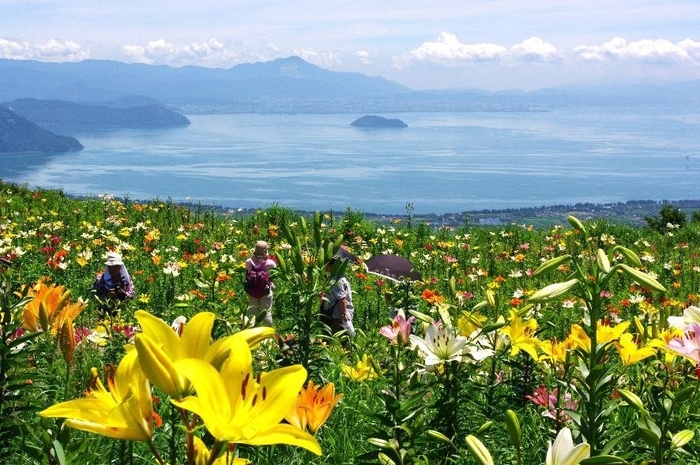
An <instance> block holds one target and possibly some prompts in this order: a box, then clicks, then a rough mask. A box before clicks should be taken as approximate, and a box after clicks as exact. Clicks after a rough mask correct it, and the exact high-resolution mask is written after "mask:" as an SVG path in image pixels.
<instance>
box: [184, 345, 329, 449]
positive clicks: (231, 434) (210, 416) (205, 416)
mask: <svg viewBox="0 0 700 465" xmlns="http://www.w3.org/2000/svg"><path fill="white" fill-rule="evenodd" d="M231 352H232V353H234V354H236V356H235V357H229V358H227V359H226V361H224V363H223V365H222V366H221V370H220V372H218V371H216V369H215V368H214V367H213V366H211V365H210V364H208V363H206V362H204V361H202V360H198V359H192V358H189V359H183V360H178V361H177V362H175V366H176V367H177V369H178V370H179V371H180V372H181V373H184V374H185V376H186V377H187V378H188V379H189V381H190V382H191V383H192V385H193V386H194V389H195V391H196V393H197V395H196V397H195V396H187V397H185V398H184V399H182V400H176V399H171V402H172V403H173V404H174V405H175V406H177V407H179V408H182V409H184V410H188V411H190V412H193V413H194V414H196V415H198V416H199V417H200V418H201V419H202V421H203V422H204V426H205V427H206V428H207V430H208V431H209V433H211V435H212V436H214V438H216V440H217V441H222V442H228V443H235V444H249V445H253V446H262V445H270V444H289V445H293V446H299V447H303V448H305V449H308V450H310V451H311V452H313V453H315V454H317V455H321V446H320V445H319V443H318V442H317V441H316V439H315V438H314V437H313V436H311V435H310V434H309V433H307V432H306V431H302V430H301V429H299V428H297V427H296V426H294V425H290V424H287V423H281V421H282V419H283V418H284V416H285V414H287V412H289V410H290V409H291V408H292V407H293V406H294V405H295V402H296V399H297V396H298V395H299V391H300V389H301V387H302V385H303V384H304V381H305V380H306V369H305V368H304V367H302V366H301V365H292V366H288V367H284V368H278V369H276V370H273V371H271V372H269V373H260V374H258V375H257V376H255V375H254V374H253V366H252V364H253V358H252V355H251V353H250V348H249V347H248V344H247V343H246V342H245V341H244V340H243V339H240V338H239V339H234V340H233V341H232V342H231Z"/></svg>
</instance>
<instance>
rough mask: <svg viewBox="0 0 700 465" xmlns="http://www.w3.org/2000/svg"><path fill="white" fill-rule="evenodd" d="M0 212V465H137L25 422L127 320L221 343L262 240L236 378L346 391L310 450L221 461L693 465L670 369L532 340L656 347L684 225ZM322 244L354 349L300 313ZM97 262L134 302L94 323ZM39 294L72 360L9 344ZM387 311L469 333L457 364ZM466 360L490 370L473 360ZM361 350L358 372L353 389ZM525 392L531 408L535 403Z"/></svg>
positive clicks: (37, 337) (49, 203) (34, 419)
mask: <svg viewBox="0 0 700 465" xmlns="http://www.w3.org/2000/svg"><path fill="white" fill-rule="evenodd" d="M407 213H409V215H410V214H411V211H410V210H409V209H408V208H407ZM0 216H1V217H2V218H3V220H2V222H0V240H1V242H0V257H4V258H6V259H8V260H9V261H10V262H11V263H12V264H11V266H9V267H3V277H4V278H3V279H5V281H4V283H5V284H3V287H2V289H3V290H2V296H1V297H2V299H3V300H2V309H3V317H2V337H3V339H2V347H1V348H0V376H2V385H1V386H0V387H1V388H2V390H0V409H2V411H1V412H0V414H1V415H0V448H2V450H1V451H0V452H2V457H4V458H6V460H7V461H9V462H12V463H15V462H16V463H51V464H53V463H151V460H150V457H151V454H150V451H149V450H148V448H147V447H146V446H144V445H143V444H138V443H128V442H127V443H125V442H120V441H113V440H110V439H106V438H102V437H96V436H94V435H89V434H86V433H82V432H79V431H75V430H71V429H70V428H67V427H65V424H63V423H62V422H55V421H48V420H40V419H39V417H38V416H37V415H36V411H37V410H41V409H44V408H46V407H48V406H49V405H52V404H54V403H57V402H61V401H63V400H65V399H73V398H78V397H81V396H82V395H83V393H84V391H85V389H86V387H87V385H88V382H89V381H90V379H91V377H90V369H91V368H92V367H96V368H97V369H98V372H99V373H104V372H109V370H110V369H112V368H113V366H112V365H113V364H116V363H117V362H118V361H119V360H120V359H121V357H122V356H123V354H124V346H127V345H129V344H130V339H131V334H132V331H133V330H134V325H135V319H134V317H133V315H134V311H136V310H138V309H144V310H147V311H149V312H151V313H152V314H155V315H157V316H159V317H161V318H162V319H163V320H165V321H166V322H168V323H169V322H171V321H172V320H173V319H174V318H175V317H177V316H179V315H183V316H186V317H187V318H191V317H192V316H193V315H195V314H196V313H198V312H200V311H203V310H208V311H211V312H213V313H215V314H216V316H217V319H216V325H215V328H214V334H213V337H214V338H219V337H222V336H223V335H226V334H232V333H234V332H236V331H238V330H240V329H241V328H242V327H243V325H244V324H245V320H244V318H243V317H244V315H245V310H246V305H247V300H246V297H245V294H244V293H243V289H242V275H243V268H244V262H245V259H246V258H247V257H248V256H249V255H250V252H251V247H252V244H254V243H255V241H256V240H258V239H262V240H266V241H268V242H269V243H270V246H271V251H273V253H274V254H275V258H276V260H277V261H278V266H277V268H275V271H274V273H273V281H274V283H275V304H274V306H273V312H274V314H275V318H274V321H275V329H276V330H277V338H276V339H274V340H271V341H270V343H267V344H263V345H262V346H261V347H260V348H259V349H258V350H257V351H256V352H255V363H256V366H259V367H260V368H261V369H264V370H269V369H273V368H276V367H279V366H284V365H290V364H302V365H304V366H306V367H307V368H308V371H309V376H310V378H311V379H313V380H314V382H316V383H317V384H319V385H320V384H325V383H328V382H333V383H334V384H335V386H336V389H337V392H339V393H342V394H343V396H344V397H343V399H342V400H341V401H340V403H339V404H338V405H337V406H336V408H335V410H334V411H333V413H332V415H331V417H330V419H329V420H328V423H327V424H326V425H325V426H324V427H322V428H321V430H320V431H319V432H318V433H317V438H318V439H319V441H320V442H321V445H322V447H323V450H324V456H322V457H316V456H313V455H310V454H308V453H307V452H305V451H300V450H297V449H295V448H292V447H286V446H285V447H282V446H274V447H252V446H240V448H239V449H238V450H239V451H240V453H241V455H242V456H245V457H247V458H250V459H252V460H253V461H254V463H260V464H268V463H269V464H273V463H291V464H306V463H311V464H325V463H377V462H380V463H395V464H398V463H405V464H408V463H412V464H423V463H431V464H433V463H440V464H448V463H455V464H473V463H478V460H479V459H477V458H475V456H474V455H473V453H474V452H473V451H476V452H477V453H481V454H482V456H481V457H482V459H483V460H486V458H485V457H486V456H485V455H483V450H481V449H479V444H478V443H477V442H476V441H475V439H476V438H478V441H479V443H481V447H483V448H484V449H485V450H488V451H489V454H490V456H492V460H493V462H494V463H518V464H541V463H544V459H545V455H546V451H547V447H548V444H549V443H550V441H553V439H554V438H555V437H556V434H557V431H558V430H560V429H561V428H562V427H564V426H567V427H569V428H571V429H572V431H573V433H574V438H575V442H577V443H578V442H581V441H582V440H586V441H587V442H589V443H590V444H591V448H592V450H593V452H594V453H595V454H597V455H598V458H597V460H599V462H597V463H620V462H619V460H620V459H615V460H618V462H612V461H611V460H612V459H610V458H609V457H610V456H615V457H619V458H621V459H624V460H625V461H626V462H627V463H632V464H642V463H658V464H661V463H666V464H668V463H683V461H685V462H686V463H694V462H693V460H694V457H696V456H697V454H698V452H699V451H700V440H699V439H698V436H697V433H698V428H697V425H698V424H699V422H698V421H699V420H700V417H698V414H697V412H698V407H700V399H698V395H697V386H698V381H697V375H696V374H695V366H694V364H692V363H690V362H689V361H688V360H686V359H683V358H682V357H680V356H676V357H675V358H673V357H671V360H670V361H669V360H668V359H667V357H668V356H669V353H668V352H667V351H665V350H664V349H661V348H657V349H655V351H654V354H653V355H652V356H649V357H648V358H646V359H644V360H642V361H640V362H638V363H635V364H632V365H629V366H625V365H624V364H623V363H622V358H621V356H620V354H619V352H618V345H619V342H620V341H619V339H613V340H611V341H607V342H605V343H599V344H594V345H593V346H594V349H593V350H591V351H586V350H582V349H581V347H578V348H568V349H566V350H567V352H566V357H564V359H563V360H555V357H553V356H552V357H550V356H545V355H544V351H543V346H544V345H545V344H544V343H547V344H550V346H551V345H552V344H551V343H554V342H556V343H563V342H564V341H569V340H570V339H571V333H572V327H573V325H579V326H580V327H581V328H582V331H583V334H585V335H586V336H587V337H588V338H590V339H591V340H594V341H595V340H599V339H600V337H601V335H600V331H601V330H599V329H598V327H597V326H596V325H595V324H594V323H596V322H598V321H600V322H602V323H604V325H607V326H605V327H604V328H603V330H607V329H606V328H609V327H613V326H615V325H619V324H623V323H627V324H629V328H627V330H626V331H625V332H626V333H629V334H631V335H632V336H633V341H634V342H635V343H636V344H639V346H640V347H642V346H644V345H646V344H648V343H650V342H652V341H659V340H660V339H659V337H660V335H661V334H662V333H663V332H664V331H666V330H667V329H668V324H667V318H668V316H681V315H682V312H683V309H684V308H686V307H687V306H688V305H691V304H697V303H698V302H700V297H698V291H697V289H698V286H700V272H698V269H700V268H699V267H700V262H698V258H697V257H700V244H698V242H697V239H696V238H697V227H696V225H694V224H692V223H691V224H688V225H685V227H683V228H681V229H677V230H676V229H674V230H673V234H665V235H664V236H659V235H658V234H657V233H656V232H654V231H652V230H651V229H648V228H635V227H632V226H627V225H620V224H614V223H611V222H607V221H596V222H581V221H578V220H577V221H573V220H572V223H566V224H562V225H556V226H553V227H548V228H546V229H539V228H535V227H530V226H527V225H511V226H505V227H474V228H469V227H467V226H468V225H467V226H465V227H460V228H459V229H457V230H453V229H451V228H435V227H432V226H431V225H429V224H426V223H425V222H417V221H416V218H415V217H410V220H411V222H410V224H409V223H405V222H400V221H395V222H391V223H381V224H373V223H371V222H369V221H367V220H366V219H365V217H364V215H363V214H362V213H360V212H356V211H350V210H349V211H348V212H345V214H344V215H333V214H328V215H323V214H320V213H318V214H315V215H313V216H309V215H302V214H299V213H296V212H294V211H292V210H289V209H287V208H284V207H281V206H278V205H272V206H270V207H269V208H268V209H264V210H259V211H256V212H252V213H245V214H244V213H238V212H225V213H222V212H219V211H216V210H214V209H211V208H207V207H204V206H202V205H198V206H192V207H190V208H186V207H183V206H179V205H175V204H173V203H172V202H167V201H159V200H153V201H150V202H135V201H131V200H128V199H126V200H120V201H118V200H115V199H112V198H109V197H98V198H90V199H83V200H75V199H70V198H68V197H67V196H65V195H63V194H62V193H61V192H58V191H44V190H29V189H27V188H26V187H21V186H13V185H2V186H1V190H0ZM667 232H670V231H667ZM341 244H342V245H344V246H345V247H347V248H348V249H349V250H350V251H351V252H352V253H353V254H355V255H356V256H358V257H359V260H360V262H359V263H357V264H344V265H343V266H345V268H344V270H339V269H338V270H335V273H339V272H341V271H342V272H344V274H345V275H346V276H347V277H348V279H349V280H350V281H351V284H352V288H353V300H354V302H355V306H356V313H355V325H356V328H357V330H358V334H357V336H356V337H355V338H353V339H352V340H343V339H341V338H338V337H336V338H331V337H328V336H327V335H325V334H324V333H325V328H324V327H323V325H322V324H320V321H319V319H318V316H317V315H318V309H319V307H320V304H321V301H322V299H323V295H324V293H325V292H327V291H328V289H329V286H330V285H331V284H332V280H331V275H329V274H328V273H327V272H326V271H325V263H326V262H327V261H328V259H329V258H330V257H332V256H333V255H334V254H335V253H337V251H338V248H339V247H340V246H341ZM107 250H119V251H121V252H122V254H123V256H124V257H125V260H126V264H127V267H128V268H129V271H130V273H131V276H132V278H133V279H134V282H135V285H136V289H137V295H136V298H135V299H133V300H132V301H130V302H128V303H127V304H126V305H124V306H123V307H122V308H120V309H119V311H118V312H116V314H115V315H105V314H102V313H100V312H99V311H98V302H96V300H95V298H94V296H93V295H92V292H91V286H92V281H93V279H94V277H95V274H96V273H97V272H98V271H100V270H101V269H102V268H103V259H102V257H103V255H104V253H105V252H106V251H107ZM378 253H396V254H399V255H402V256H404V257H407V258H409V259H410V260H411V261H412V263H414V265H415V267H416V269H417V270H418V271H419V272H420V273H421V275H422V276H423V280H421V281H420V282H414V283H394V282H392V281H390V280H388V279H384V278H382V277H381V276H376V275H373V274H370V273H367V272H366V270H365V269H364V268H363V267H362V260H364V259H367V258H369V257H370V256H372V255H375V254H378ZM173 270H177V272H176V273H174V272H173ZM536 270H537V271H536ZM39 279H47V280H49V281H50V282H54V283H58V284H61V285H65V286H66V287H67V288H68V289H70V290H71V291H72V295H73V297H75V298H78V297H80V298H83V299H84V300H85V301H86V305H87V308H86V309H85V310H84V311H83V313H82V314H81V315H80V316H79V317H78V319H77V320H76V322H75V326H76V332H77V333H79V334H80V340H79V342H78V343H77V345H76V348H75V356H74V360H73V361H72V363H71V364H70V365H68V364H66V363H65V361H64V360H63V358H62V357H61V352H60V350H59V348H58V347H57V342H56V340H55V338H52V337H49V336H47V335H46V334H44V333H25V334H23V335H19V334H18V333H17V329H18V328H19V327H20V326H21V323H20V314H21V312H22V310H23V308H24V304H25V303H26V300H25V299H24V295H25V294H26V293H27V288H26V286H28V285H32V284H34V283H36V282H37V280H39ZM562 283H563V284H562ZM550 285H554V287H553V288H551V287H549V288H548V286H550ZM545 289H547V291H546V292H543V291H544V290H545ZM538 291H539V295H538V294H537V293H538ZM399 308H400V309H402V310H403V311H404V312H405V315H407V316H410V315H419V314H420V315H423V316H424V319H423V320H419V321H416V322H414V324H413V327H412V333H413V334H414V335H416V336H417V337H419V338H422V337H423V335H424V334H425V329H426V328H427V327H428V326H429V325H430V324H431V321H440V322H441V324H442V325H443V326H452V327H454V328H456V331H457V332H456V334H458V336H459V337H465V338H467V339H468V341H467V343H466V344H465V347H466V348H468V350H465V352H464V354H463V356H462V357H461V358H460V359H459V360H453V361H449V362H446V363H440V364H437V365H434V366H431V367H428V366H426V363H425V356H424V354H423V353H421V352H420V351H419V350H418V349H417V348H416V347H415V344H397V343H392V342H390V341H389V339H387V338H385V337H383V336H381V335H380V334H379V329H380V328H381V327H382V326H385V325H387V326H390V325H391V324H392V319H391V317H390V316H389V315H390V313H389V312H390V310H391V311H395V310H397V309H399ZM513 314H516V315H518V317H519V318H521V319H522V322H523V326H524V327H525V326H526V325H527V322H528V321H530V320H536V322H537V325H536V326H532V327H529V326H527V328H530V329H527V330H524V332H523V335H522V336H523V338H525V339H528V338H531V339H535V340H537V341H540V343H542V344H541V345H538V347H537V353H538V354H539V356H540V358H539V359H538V360H535V359H533V358H532V357H531V356H530V355H529V354H528V353H526V352H525V351H524V350H520V351H518V352H517V353H511V352H512V349H513V346H514V344H516V342H515V339H514V338H515V337H516V336H512V337H511V336H508V335H506V333H505V332H504V330H505V329H506V328H509V325H511V323H512V321H511V319H512V315H513ZM475 321H476V322H478V324H476V326H474V327H471V326H469V324H468V323H474V322H475ZM448 322H449V323H448ZM532 328H534V329H532ZM528 331H529V332H528ZM511 334H512V333H511ZM98 336H99V337H98ZM403 342H406V341H403ZM411 342H413V343H414V342H415V341H411ZM477 349H478V350H477ZM478 351H491V354H490V355H487V356H484V357H483V358H479V357H477V356H476V355H475V354H476V353H477V352H478ZM363 356H367V357H369V359H370V360H371V362H369V363H371V364H372V366H373V370H374V373H376V376H375V377H367V378H362V376H357V373H355V374H353V373H352V370H351V369H352V368H353V367H355V366H356V364H357V363H358V361H361V360H363ZM365 374H367V373H365ZM355 377H358V378H360V379H355ZM538 389H540V390H541V391H540V392H544V393H545V394H547V396H546V397H547V398H546V400H547V402H551V405H550V404H547V405H546V406H545V405H544V404H541V403H536V402H535V401H533V397H535V396H534V394H535V392H536V390H538ZM630 393H631V394H630ZM154 394H155V395H156V396H157V397H159V393H158V392H157V391H154ZM632 395H634V396H636V397H632ZM636 398H638V399H639V401H638V402H637V401H636ZM640 406H641V408H640ZM155 408H156V411H157V413H158V414H159V415H160V417H161V418H162V420H163V424H162V425H161V426H159V427H157V428H156V439H155V444H156V446H157V447H158V448H159V449H160V450H162V451H167V454H165V455H166V456H167V457H168V460H169V461H170V462H171V464H172V465H175V464H176V463H183V449H182V444H181V440H182V438H183V437H184V433H183V431H182V430H180V429H178V428H179V426H178V425H179V423H178V420H179V419H178V418H176V417H174V415H173V412H174V411H173V410H172V409H171V408H170V406H169V405H168V404H167V402H164V403H163V404H156V407H155ZM693 432H694V434H692V433H693ZM467 438H469V440H467ZM468 444H469V445H468ZM473 448H474V449H473ZM601 457H603V458H601ZM605 460H608V462H605ZM591 463H592V462H591Z"/></svg>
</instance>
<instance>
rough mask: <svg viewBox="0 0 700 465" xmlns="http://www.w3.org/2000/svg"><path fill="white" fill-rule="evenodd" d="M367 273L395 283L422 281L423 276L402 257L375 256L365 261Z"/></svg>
mask: <svg viewBox="0 0 700 465" xmlns="http://www.w3.org/2000/svg"><path fill="white" fill-rule="evenodd" d="M365 267H366V268H367V271H368V272H370V273H372V274H376V275H377V276H382V277H384V278H389V279H391V280H393V281H397V282H401V281H420V280H421V279H422V278H421V275H420V273H418V271H416V267H415V266H414V265H413V263H411V262H410V260H408V259H407V258H404V257H401V256H400V255H393V254H382V255H375V256H374V257H372V258H370V259H369V260H367V261H365Z"/></svg>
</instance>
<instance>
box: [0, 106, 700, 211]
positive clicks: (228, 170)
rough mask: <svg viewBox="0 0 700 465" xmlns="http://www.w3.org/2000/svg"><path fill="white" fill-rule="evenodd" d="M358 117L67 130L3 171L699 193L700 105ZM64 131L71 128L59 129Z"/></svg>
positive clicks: (270, 194) (347, 193) (176, 195)
mask: <svg viewBox="0 0 700 465" xmlns="http://www.w3.org/2000/svg"><path fill="white" fill-rule="evenodd" d="M359 116H362V115H355V114H330V115H326V114H323V115H318V114H315V115H308V114H296V115H275V114H266V115H261V114H230V115H188V118H189V119H190V121H191V122H192V124H191V125H190V126H189V127H186V128H178V129H114V130H101V131H93V132H72V133H70V134H71V135H74V136H75V137H77V138H78V140H80V142H81V143H82V144H83V145H84V146H85V149H84V150H82V151H80V152H76V153H66V154H60V155H59V154H56V155H43V154H41V155H40V154H36V155H35V154H23V155H2V156H1V157H0V160H2V162H1V163H0V178H2V179H3V180H5V181H8V182H13V183H19V184H25V183H26V184H28V185H29V186H30V187H42V188H61V189H63V191H64V192H66V193H68V194H74V195H98V194H112V195H114V196H117V197H129V198H131V199H156V198H158V199H161V200H172V201H175V202H179V201H188V202H195V203H197V202H201V203H202V204H205V205H207V204H211V205H220V206H224V207H230V208H256V207H267V206H269V205H271V204H279V205H282V206H286V207H290V208H294V209H303V210H316V209H319V210H331V209H332V210H335V211H343V210H345V209H347V208H353V209H354V210H359V211H364V212H368V213H385V214H401V213H405V211H406V205H407V204H409V203H410V204H412V205H413V208H414V210H413V211H414V212H415V213H452V212H455V213H456V212H462V211H469V210H482V209H505V208H520V207H539V206H543V205H555V204H556V205H558V204H575V203H585V202H590V203H611V202H624V201H627V200H679V199H698V198H700V187H699V184H698V180H699V178H698V175H700V110H698V109H693V108H668V107H634V108H615V107H611V108H600V107H597V108H568V109H556V110H552V111H546V112H469V113H402V114H389V115H382V116H387V117H390V118H400V119H401V120H402V121H404V122H405V123H406V124H407V125H408V127H407V128H404V129H374V130H367V129H359V128H355V127H352V126H350V123H351V122H352V121H354V120H355V119H356V118H357V117H359ZM63 133H67V131H65V130H64V131H63Z"/></svg>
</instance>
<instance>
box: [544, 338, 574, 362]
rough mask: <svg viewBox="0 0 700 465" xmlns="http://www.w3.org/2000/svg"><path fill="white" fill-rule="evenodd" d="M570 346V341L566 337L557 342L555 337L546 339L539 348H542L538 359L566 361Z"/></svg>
mask: <svg viewBox="0 0 700 465" xmlns="http://www.w3.org/2000/svg"><path fill="white" fill-rule="evenodd" d="M571 348H572V342H571V341H570V340H568V339H566V340H564V341H562V342H559V341H557V340H556V339H551V340H548V341H542V343H541V345H540V349H541V350H542V356H541V357H540V361H544V360H547V361H549V362H550V363H553V364H556V363H564V362H566V357H567V355H568V353H569V351H570V350H571Z"/></svg>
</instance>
